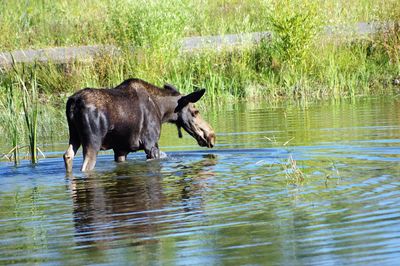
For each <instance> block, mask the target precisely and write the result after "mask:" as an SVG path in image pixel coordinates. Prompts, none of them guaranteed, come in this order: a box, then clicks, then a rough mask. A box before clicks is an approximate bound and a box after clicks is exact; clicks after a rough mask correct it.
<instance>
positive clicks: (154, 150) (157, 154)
mask: <svg viewBox="0 0 400 266" xmlns="http://www.w3.org/2000/svg"><path fill="white" fill-rule="evenodd" d="M144 151H145V153H146V157H147V160H152V159H162V158H165V157H167V155H166V154H165V153H164V152H162V151H160V149H159V148H158V143H156V144H154V145H153V146H149V147H145V148H144Z"/></svg>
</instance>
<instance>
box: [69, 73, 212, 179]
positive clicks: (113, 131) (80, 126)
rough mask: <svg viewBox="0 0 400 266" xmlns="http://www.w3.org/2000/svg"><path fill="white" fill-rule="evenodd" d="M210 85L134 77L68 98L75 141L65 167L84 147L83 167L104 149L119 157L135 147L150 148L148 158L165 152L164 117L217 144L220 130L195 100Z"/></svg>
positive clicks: (71, 136)
mask: <svg viewBox="0 0 400 266" xmlns="http://www.w3.org/2000/svg"><path fill="white" fill-rule="evenodd" d="M204 93H205V89H201V90H197V91H194V92H192V93H190V94H188V95H181V94H180V93H179V92H178V90H177V89H176V88H175V87H174V86H172V85H169V84H166V85H164V87H163V88H159V87H156V86H154V85H152V84H150V83H148V82H146V81H143V80H140V79H128V80H125V81H124V82H122V83H121V84H120V85H118V86H117V87H115V88H112V89H92V88H85V89H82V90H80V91H78V92H76V93H75V94H73V95H72V96H71V97H69V98H68V101H67V106H66V115H67V121H68V128H69V146H68V149H67V151H66V152H65V154H64V162H65V168H66V171H67V172H71V171H72V162H73V158H74V156H75V154H76V152H77V151H78V149H79V147H80V146H81V145H82V147H83V158H84V160H83V164H82V168H81V171H89V170H92V169H93V168H94V166H95V164H96V157H97V153H98V152H99V150H108V149H113V150H114V159H115V161H117V162H122V161H125V159H126V156H127V155H128V153H129V152H135V151H137V150H144V151H145V153H146V156H147V158H148V159H157V158H160V156H161V153H160V150H159V148H158V140H159V138H160V133H161V125H162V123H165V122H169V123H174V124H176V125H177V128H178V132H179V136H180V137H181V136H182V133H181V130H180V129H181V128H183V129H184V130H185V131H186V132H187V133H189V134H190V135H191V136H192V137H193V138H195V139H196V140H197V142H198V144H199V145H200V146H205V147H209V148H212V147H213V146H214V143H215V134H214V131H213V129H212V128H211V126H210V125H209V124H208V123H207V122H206V121H204V120H203V119H202V118H201V116H200V114H199V111H198V110H197V109H196V108H195V107H194V105H193V103H195V102H197V101H198V100H199V99H200V98H201V97H202V96H203V95H204Z"/></svg>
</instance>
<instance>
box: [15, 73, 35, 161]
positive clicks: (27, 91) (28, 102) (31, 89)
mask: <svg viewBox="0 0 400 266" xmlns="http://www.w3.org/2000/svg"><path fill="white" fill-rule="evenodd" d="M17 77H18V85H19V86H20V88H22V95H23V97H22V106H23V110H24V112H23V113H24V118H25V123H26V127H27V133H28V140H29V145H28V147H29V153H30V159H31V162H32V164H36V163H37V162H38V149H39V148H38V146H37V129H38V114H39V100H38V94H37V80H36V75H35V74H34V73H32V74H31V77H30V80H29V84H27V81H26V80H24V79H23V78H21V77H20V76H17Z"/></svg>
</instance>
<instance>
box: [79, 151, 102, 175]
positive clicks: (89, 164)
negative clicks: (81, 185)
mask: <svg viewBox="0 0 400 266" xmlns="http://www.w3.org/2000/svg"><path fill="white" fill-rule="evenodd" d="M98 151H99V149H95V148H93V147H90V146H89V147H85V146H84V147H83V164H82V168H81V171H82V172H86V171H90V170H93V168H94V166H95V165H96V158H97V153H98Z"/></svg>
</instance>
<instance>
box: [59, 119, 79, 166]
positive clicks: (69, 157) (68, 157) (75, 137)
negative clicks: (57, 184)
mask: <svg viewBox="0 0 400 266" xmlns="http://www.w3.org/2000/svg"><path fill="white" fill-rule="evenodd" d="M68 129H69V146H68V149H67V150H66V151H65V153H64V156H63V158H64V164H65V170H66V171H67V172H68V173H71V172H72V164H73V160H74V157H75V155H76V152H77V151H78V149H79V147H80V146H81V141H80V138H79V134H78V132H77V130H76V128H75V126H74V125H73V123H72V122H71V120H70V118H69V117H68Z"/></svg>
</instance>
